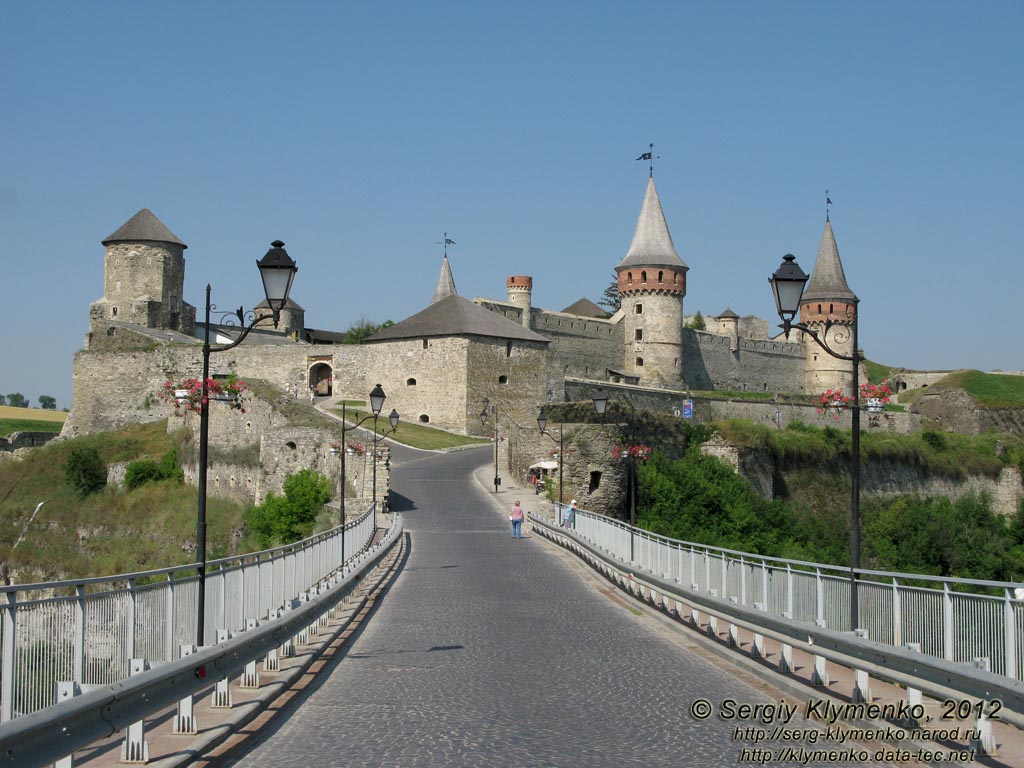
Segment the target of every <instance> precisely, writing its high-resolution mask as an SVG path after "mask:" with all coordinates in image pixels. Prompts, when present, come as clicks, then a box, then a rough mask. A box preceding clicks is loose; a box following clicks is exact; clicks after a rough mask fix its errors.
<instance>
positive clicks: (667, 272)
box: [615, 177, 689, 386]
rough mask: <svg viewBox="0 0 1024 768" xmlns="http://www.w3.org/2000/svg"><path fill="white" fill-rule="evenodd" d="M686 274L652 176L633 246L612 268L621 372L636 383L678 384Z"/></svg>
mask: <svg viewBox="0 0 1024 768" xmlns="http://www.w3.org/2000/svg"><path fill="white" fill-rule="evenodd" d="M688 270H689V267H687V266H686V264H685V263H684V262H683V261H682V259H680V258H679V255H678V254H677V253H676V248H675V245H674V244H673V242H672V235H671V234H670V233H669V231H668V224H667V223H666V221H665V214H664V212H663V211H662V209H661V200H659V199H658V191H657V189H656V188H655V186H654V178H653V177H651V178H650V179H648V181H647V193H646V195H645V196H644V202H643V206H642V208H641V209H640V217H639V218H638V219H637V223H636V231H635V232H634V233H633V242H632V243H631V244H630V246H629V252H628V253H627V254H626V257H625V258H624V259H623V260H622V261H621V262H620V263H619V265H618V266H617V267H616V268H615V271H616V272H617V273H618V289H619V295H620V296H621V297H622V305H621V309H622V312H623V329H624V334H625V339H624V346H623V352H624V354H623V367H624V371H625V373H627V374H630V375H634V376H638V377H639V378H640V380H641V383H645V384H652V385H659V386H678V385H679V384H681V383H682V380H683V367H682V357H683V298H684V297H685V296H686V273H687V271H688Z"/></svg>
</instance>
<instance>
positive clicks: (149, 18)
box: [0, 0, 1024, 407]
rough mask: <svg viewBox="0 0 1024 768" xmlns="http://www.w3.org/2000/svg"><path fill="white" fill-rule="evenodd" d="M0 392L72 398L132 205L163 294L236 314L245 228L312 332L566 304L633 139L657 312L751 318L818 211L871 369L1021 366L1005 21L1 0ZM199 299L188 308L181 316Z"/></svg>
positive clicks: (245, 279)
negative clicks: (151, 227) (0, 256)
mask: <svg viewBox="0 0 1024 768" xmlns="http://www.w3.org/2000/svg"><path fill="white" fill-rule="evenodd" d="M0 29H3V30H4V44H3V46H2V47H0V93H2V95H3V101H2V104H3V113H4V118H3V119H2V120H0V146H2V147H3V151H2V154H0V233H2V235H3V249H4V272H3V274H4V278H3V282H2V284H3V288H4V294H5V302H4V304H5V308H6V313H7V316H8V321H7V322H6V323H5V326H6V327H5V329H4V332H3V333H2V334H0V392H3V393H5V394H6V393H10V392H21V393H22V394H24V395H25V396H27V397H28V398H30V400H31V401H32V403H33V404H36V402H37V398H38V396H39V395H40V394H50V395H53V396H55V397H57V399H58V403H59V406H60V407H65V406H68V405H70V400H71V362H72V355H73V354H74V352H75V351H76V350H78V349H80V348H81V347H82V345H83V338H84V335H85V332H86V330H87V328H88V309H89V303H90V302H92V301H95V300H96V299H99V298H100V297H101V296H102V292H103V282H102V280H103V275H102V269H103V247H102V246H101V245H100V240H102V239H103V238H104V237H106V236H107V235H108V234H110V233H112V232H113V231H114V230H115V229H117V228H118V227H119V226H120V225H121V224H122V223H123V222H124V221H126V220H127V219H128V218H130V217H131V216H132V215H134V214H135V212H136V211H138V210H139V209H140V208H143V207H148V208H150V209H151V210H152V211H153V212H154V213H155V214H156V215H157V216H158V217H159V218H160V219H161V220H162V221H163V222H164V223H165V224H166V225H167V226H168V227H169V228H170V229H171V231H173V232H174V233H175V234H177V235H178V236H179V237H180V238H181V239H182V240H184V241H185V242H186V243H188V245H189V248H188V250H187V251H186V252H185V255H186V264H187V267H186V269H187V276H186V286H185V299H186V300H187V301H189V302H190V303H192V304H195V305H197V306H199V305H201V304H202V301H203V296H202V291H203V287H204V286H205V285H206V283H208V282H209V283H211V284H212V285H213V296H214V301H215V302H216V303H217V304H219V305H220V306H222V307H237V306H239V305H240V304H245V305H246V306H247V307H251V306H252V305H253V304H254V303H256V302H258V301H259V300H260V299H261V288H260V283H259V278H258V276H257V272H256V269H255V265H254V262H255V260H256V259H258V258H260V257H261V256H262V255H263V254H264V253H265V252H266V250H267V248H268V247H269V243H270V241H271V240H274V239H276V238H280V239H282V240H284V241H285V243H286V244H287V248H288V251H289V253H290V254H291V255H292V257H293V258H294V259H295V260H296V261H297V262H298V264H299V273H298V276H297V278H296V281H295V285H294V289H293V297H294V298H295V300H296V301H298V302H299V303H300V304H301V305H302V306H304V307H305V308H306V320H307V324H308V325H309V326H311V327H315V328H322V329H329V330H343V329H345V328H347V327H348V326H350V325H351V324H352V323H354V322H355V321H357V320H359V319H360V318H366V319H369V320H372V321H375V322H381V321H383V320H386V319H392V320H395V321H398V320H401V319H403V318H405V317H407V316H409V315H411V314H413V313H414V312H417V311H419V310H420V309H422V308H423V307H425V306H426V305H427V303H428V302H429V300H430V297H431V295H432V293H433V290H434V286H435V283H436V281H437V276H438V271H439V269H440V263H441V246H439V245H437V242H438V241H439V240H441V239H442V235H443V233H444V232H446V231H447V232H448V233H449V236H450V237H452V238H453V239H454V240H455V241H456V242H457V245H456V246H454V247H452V248H451V250H450V252H449V257H450V259H451V263H452V268H453V271H454V275H455V281H456V285H457V287H458V290H459V292H460V293H461V294H462V295H464V296H466V297H468V298H474V297H477V296H489V297H497V298H502V297H504V295H505V287H504V286H505V278H506V276H507V275H510V274H520V275H532V276H533V278H534V306H539V307H544V308H548V309H556V310H558V309H562V308H564V307H566V306H568V305H569V304H571V303H572V302H574V301H576V300H577V299H578V298H580V297H582V296H586V297H588V298H591V299H592V300H597V299H599V298H600V297H601V295H602V293H603V291H604V289H605V287H606V286H607V285H608V284H609V283H610V281H611V278H612V270H613V268H614V267H615V265H616V264H617V263H618V262H619V260H620V259H621V258H622V257H623V256H624V255H625V253H626V250H627V248H628V246H629V241H630V238H631V236H632V233H633V226H634V224H635V222H636V216H637V214H638V212H639V209H640V203H641V201H642V199H643V193H644V186H645V184H646V178H647V167H646V163H642V162H636V161H635V160H634V158H635V157H637V156H638V155H639V154H640V153H641V152H644V151H646V148H647V145H648V143H650V142H654V144H655V153H656V154H657V155H660V159H659V160H657V162H656V166H655V178H656V181H657V184H658V190H659V193H660V195H661V199H662V203H663V205H664V209H665V214H666V217H667V219H668V222H669V227H670V228H671V230H672V235H673V238H674V240H675V243H676V247H677V249H678V251H679V255H680V256H681V257H682V259H683V260H684V261H685V262H686V263H687V264H688V265H689V267H690V272H689V280H688V295H687V297H686V299H685V311H686V312H687V314H691V313H693V312H695V311H696V310H700V311H701V312H703V313H704V314H713V315H714V314H718V313H719V312H721V311H722V310H724V309H725V308H726V307H729V308H731V309H733V310H734V311H736V312H738V313H739V314H741V315H747V314H755V315H759V316H761V317H765V318H770V319H772V320H773V322H774V318H775V312H774V306H773V303H772V299H771V292H770V289H769V286H768V282H767V278H768V276H769V275H770V274H771V272H772V271H773V270H774V269H775V268H776V267H777V266H778V264H779V261H780V259H781V257H782V255H783V254H785V253H787V252H792V253H794V254H796V256H797V258H798V259H799V261H800V263H801V265H803V266H804V268H805V269H806V270H807V271H810V268H811V266H812V265H813V263H814V257H815V255H816V253H817V247H818V243H819V240H820V238H821V232H822V227H823V224H824V214H825V206H824V198H825V190H826V189H828V190H829V194H830V197H831V198H832V201H833V203H834V205H833V207H832V211H831V218H832V223H833V226H834V228H835V233H836V238H837V241H838V244H839V251H840V254H841V256H842V259H843V263H844V266H845V268H846V274H847V278H848V280H849V283H850V286H851V288H852V289H853V290H854V291H855V292H856V293H857V294H858V295H859V296H860V298H861V329H860V335H861V345H862V347H863V348H864V350H865V352H866V354H867V355H868V357H869V358H870V359H873V360H877V361H879V362H883V363H887V364H890V365H902V366H906V367H910V368H918V369H946V368H959V367H970V368H980V369H984V370H991V369H995V368H1001V369H1005V370H1020V369H1024V344H1022V342H1021V341H1020V339H1019V338H1018V334H1019V330H1020V328H1021V326H1022V320H1021V317H1022V314H1021V313H1022V310H1024V302H1022V301H1021V297H1022V288H1021V286H1022V284H1024V264H1022V262H1024V260H1022V258H1021V256H1022V246H1021V240H1020V229H1021V228H1020V227H1019V226H1015V225H1017V224H1018V222H1019V221H1020V208H1021V190H1022V178H1021V176H1022V169H1024V149H1022V146H1024V141H1022V136H1024V130H1022V128H1024V126H1022V112H1024V88H1022V84H1024V61H1022V59H1024V46H1022V45H1021V41H1020V35H1021V30H1022V29H1024V3H1021V2H1019V1H1018V0H986V1H985V2H977V3H970V2H956V3H953V2H942V1H941V0H940V1H939V2H934V1H930V2H900V3H891V2H880V1H879V2H847V3H821V2H812V1H811V0H807V1H806V2H771V3H766V2H721V3H707V2H700V3H698V2H658V3H624V2H618V3H613V2H561V3H558V2H543V3H542V2H533V1H532V0H530V1H525V2H524V1H523V0H517V2H514V3H482V2H464V3H453V2H438V1H435V2H391V3H365V2H363V3H355V2H331V3H327V2H324V3H315V2H305V3H276V2H275V3H263V2H246V3H243V2H219V3H198V2H196V3H192V2H181V3H153V2H145V3H140V2H97V3H79V2H60V3H57V2H32V3H28V2H17V3H16V2H9V3H4V4H2V5H0ZM200 311H201V310H200Z"/></svg>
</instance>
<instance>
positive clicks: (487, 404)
mask: <svg viewBox="0 0 1024 768" xmlns="http://www.w3.org/2000/svg"><path fill="white" fill-rule="evenodd" d="M487 414H491V415H493V416H494V492H495V493H497V492H498V486H499V485H501V476H500V475H499V474H498V405H497V403H495V404H494V405H491V399H490V398H489V397H485V398H484V409H483V410H482V411H480V424H481V425H483V426H485V427H486V426H487Z"/></svg>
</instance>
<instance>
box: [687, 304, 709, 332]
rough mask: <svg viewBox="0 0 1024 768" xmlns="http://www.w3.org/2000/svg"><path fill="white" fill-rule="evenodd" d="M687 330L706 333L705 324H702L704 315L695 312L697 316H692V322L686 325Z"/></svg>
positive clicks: (698, 311)
mask: <svg viewBox="0 0 1024 768" xmlns="http://www.w3.org/2000/svg"><path fill="white" fill-rule="evenodd" d="M686 327H687V328H692V329H693V330H695V331H706V330H707V323H705V322H704V315H702V314H701V313H700V310H699V309H698V310H697V314H696V315H694V316H693V320H691V321H690V322H688V323H687V324H686Z"/></svg>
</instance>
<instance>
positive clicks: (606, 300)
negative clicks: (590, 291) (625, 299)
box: [597, 274, 622, 314]
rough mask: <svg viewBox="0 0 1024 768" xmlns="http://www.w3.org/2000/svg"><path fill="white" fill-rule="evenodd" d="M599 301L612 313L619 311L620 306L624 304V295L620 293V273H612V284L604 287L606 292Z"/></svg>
mask: <svg viewBox="0 0 1024 768" xmlns="http://www.w3.org/2000/svg"><path fill="white" fill-rule="evenodd" d="M597 303H598V304H600V305H601V306H602V307H607V308H608V310H609V311H610V312H611V313H612V314H615V313H616V312H618V311H619V308H620V307H621V306H622V296H620V295H619V276H618V275H614V274H613V275H612V282H611V285H609V286H608V287H607V288H605V289H604V294H603V295H602V296H601V298H600V299H599V300H598V302H597Z"/></svg>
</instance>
